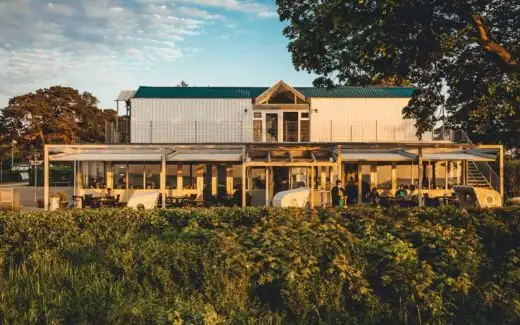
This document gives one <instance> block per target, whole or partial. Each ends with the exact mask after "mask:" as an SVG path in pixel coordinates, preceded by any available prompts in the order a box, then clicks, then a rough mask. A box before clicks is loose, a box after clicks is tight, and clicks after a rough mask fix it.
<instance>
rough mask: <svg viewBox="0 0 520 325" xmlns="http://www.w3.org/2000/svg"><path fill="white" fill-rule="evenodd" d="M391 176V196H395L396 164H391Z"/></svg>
mask: <svg viewBox="0 0 520 325" xmlns="http://www.w3.org/2000/svg"><path fill="white" fill-rule="evenodd" d="M391 176H392V193H393V195H395V193H396V192H397V163H395V162H393V163H392V172H391Z"/></svg>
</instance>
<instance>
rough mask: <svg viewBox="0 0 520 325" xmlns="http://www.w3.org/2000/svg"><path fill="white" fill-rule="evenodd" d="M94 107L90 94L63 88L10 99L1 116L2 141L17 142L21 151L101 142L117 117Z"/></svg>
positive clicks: (94, 103) (57, 87)
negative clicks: (52, 144) (108, 124)
mask: <svg viewBox="0 0 520 325" xmlns="http://www.w3.org/2000/svg"><path fill="white" fill-rule="evenodd" d="M97 104H98V100H97V98H96V97H94V96H93V95H92V94H90V93H88V92H84V93H79V91H77V90H75V89H73V88H69V87H62V86H54V87H50V88H48V89H39V90H36V91H35V92H31V93H28V94H25V95H22V96H17V97H14V98H11V99H10V100H9V104H8V106H7V107H5V108H4V109H3V111H2V116H0V125H1V126H2V128H3V132H2V133H3V138H2V141H3V142H4V143H10V142H11V141H12V140H13V139H14V140H16V141H17V143H18V144H17V147H18V149H19V150H20V151H22V150H28V149H29V148H31V147H36V148H42V147H43V145H44V144H46V143H63V144H72V143H77V142H103V141H104V133H105V123H106V122H107V121H112V120H114V119H115V115H116V114H115V112H114V111H113V110H108V111H101V110H100V109H99V108H98V107H97Z"/></svg>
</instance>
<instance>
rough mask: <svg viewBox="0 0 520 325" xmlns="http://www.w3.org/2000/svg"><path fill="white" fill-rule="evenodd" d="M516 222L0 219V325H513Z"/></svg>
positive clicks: (250, 213) (504, 218) (196, 216)
mask: <svg viewBox="0 0 520 325" xmlns="http://www.w3.org/2000/svg"><path fill="white" fill-rule="evenodd" d="M519 245H520V210H518V209H516V210H515V209H507V210H472V211H469V212H467V213H466V212H462V211H458V210H451V209H439V210H419V209H418V210H388V211H383V210H377V209H359V210H349V211H346V212H341V213H340V212H338V211H334V210H270V209H263V208H262V209H255V208H248V209H208V210H169V211H168V210H167V211H145V212H136V211H132V210H100V211H81V210H80V211H62V212H56V213H43V212H37V213H28V214H24V215H23V216H22V217H21V216H20V215H17V214H0V263H1V265H2V275H1V277H0V292H2V294H1V295H0V322H2V323H5V324H28V323H31V324H34V323H40V324H183V323H187V324H515V323H518V322H519V321H520V286H519V284H520V272H519V269H520V247H519Z"/></svg>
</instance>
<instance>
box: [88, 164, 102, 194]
mask: <svg viewBox="0 0 520 325" xmlns="http://www.w3.org/2000/svg"><path fill="white" fill-rule="evenodd" d="M83 164H84V165H83V168H84V170H85V171H84V173H85V185H86V186H85V188H89V189H101V188H105V187H106V183H105V165H104V164H103V163H90V162H85V163H83Z"/></svg>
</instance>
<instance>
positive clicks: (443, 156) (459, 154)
mask: <svg viewBox="0 0 520 325" xmlns="http://www.w3.org/2000/svg"><path fill="white" fill-rule="evenodd" d="M423 160H425V161H463V160H468V161H495V160H496V156H494V155H490V154H486V153H483V152H476V151H454V152H436V153H425V154H424V155H423Z"/></svg>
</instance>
